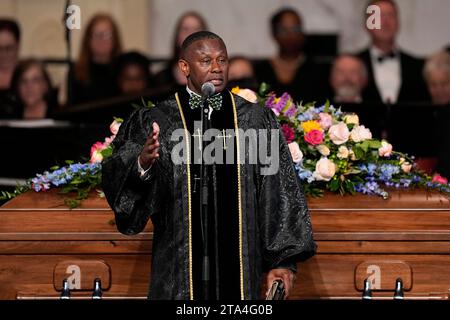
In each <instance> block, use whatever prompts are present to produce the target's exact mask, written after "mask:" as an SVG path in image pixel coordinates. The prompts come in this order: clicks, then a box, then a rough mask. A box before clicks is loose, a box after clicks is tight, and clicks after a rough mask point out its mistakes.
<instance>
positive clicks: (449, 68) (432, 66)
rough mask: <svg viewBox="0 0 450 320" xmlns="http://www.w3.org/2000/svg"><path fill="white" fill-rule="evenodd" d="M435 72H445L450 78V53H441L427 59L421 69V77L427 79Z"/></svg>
mask: <svg viewBox="0 0 450 320" xmlns="http://www.w3.org/2000/svg"><path fill="white" fill-rule="evenodd" d="M437 70H440V71H445V72H446V73H447V75H448V76H449V77H450V53H448V52H446V51H441V52H438V53H435V54H433V55H432V56H431V57H429V58H428V60H427V61H426V63H425V66H424V68H423V76H424V77H425V79H428V78H429V75H430V74H431V73H432V72H434V71H437Z"/></svg>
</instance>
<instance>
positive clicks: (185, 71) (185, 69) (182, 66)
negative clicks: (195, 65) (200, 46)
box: [178, 59, 189, 78]
mask: <svg viewBox="0 0 450 320" xmlns="http://www.w3.org/2000/svg"><path fill="white" fill-rule="evenodd" d="M178 67H179V68H180V69H181V72H183V74H184V75H185V76H186V78H187V77H189V64H188V63H187V61H186V60H184V59H180V60H178Z"/></svg>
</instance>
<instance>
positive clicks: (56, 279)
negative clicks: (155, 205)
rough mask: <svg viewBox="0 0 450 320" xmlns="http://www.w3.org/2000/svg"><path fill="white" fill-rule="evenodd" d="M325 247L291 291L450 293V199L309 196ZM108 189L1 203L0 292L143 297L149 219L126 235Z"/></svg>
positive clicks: (338, 295)
mask: <svg viewBox="0 0 450 320" xmlns="http://www.w3.org/2000/svg"><path fill="white" fill-rule="evenodd" d="M308 203H309V207H310V209H311V216H312V222H313V229H314V238H315V240H316V242H317V244H318V253H317V255H316V256H314V257H313V258H312V259H310V260H308V261H306V262H303V263H300V264H299V265H298V268H299V272H298V275H297V279H296V284H295V288H294V292H293V294H292V296H291V299H361V296H362V293H363V286H364V280H366V279H367V281H368V283H369V284H370V288H371V291H372V296H373V299H392V298H393V296H394V290H395V287H396V283H397V281H398V280H399V279H401V289H402V292H403V295H404V298H405V299H448V296H449V290H450V202H449V200H448V199H447V198H446V197H445V196H443V195H440V194H438V193H430V192H427V191H424V190H415V191H401V192H399V191H392V192H391V197H390V199H388V200H383V199H381V198H378V197H372V196H363V195H356V196H345V197H342V196H338V195H333V194H326V195H325V197H324V198H315V199H309V201H308ZM113 219H114V215H113V213H112V211H111V210H110V208H109V207H108V205H107V203H106V201H105V200H104V199H101V198H98V197H96V196H93V197H91V198H89V199H87V200H85V201H84V202H83V203H82V206H81V207H79V208H76V209H74V210H70V209H68V208H67V207H66V206H65V205H64V203H63V197H62V196H61V195H59V194H57V193H56V192H55V191H52V192H47V193H39V194H38V193H35V192H28V193H25V194H23V195H21V196H19V197H17V198H15V199H13V200H11V201H9V202H8V203H6V204H5V205H4V206H2V207H0V299H59V298H60V295H61V291H62V283H63V281H64V279H66V280H67V281H68V285H69V287H70V289H71V290H70V295H71V297H72V298H74V299H90V298H91V297H92V291H93V287H94V281H95V279H99V280H100V283H101V288H102V293H103V299H123V298H126V299H145V298H146V295H147V289H148V284H149V280H150V277H149V274H150V259H151V257H150V256H151V245H152V226H151V224H149V225H148V226H147V227H146V229H145V231H144V232H143V233H141V234H139V235H136V236H132V237H130V236H124V235H122V234H120V233H118V232H117V230H116V228H115V226H114V220H113Z"/></svg>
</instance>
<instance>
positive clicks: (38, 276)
mask: <svg viewBox="0 0 450 320" xmlns="http://www.w3.org/2000/svg"><path fill="white" fill-rule="evenodd" d="M92 259H95V260H99V261H104V262H105V263H106V264H107V265H108V266H109V267H110V268H111V285H110V288H109V289H107V290H105V291H104V292H103V296H104V297H124V296H130V297H146V296H147V292H148V286H149V279H150V277H149V276H150V256H149V255H142V254H139V255H137V254H122V255H121V254H114V255H110V254H96V255H94V256H90V255H70V254H67V255H0V299H3V300H5V299H16V298H17V295H18V293H19V292H21V293H22V294H23V295H24V296H29V297H31V296H33V297H35V298H36V297H39V296H41V297H42V296H59V294H60V292H58V291H56V289H55V287H54V275H53V270H54V268H55V266H56V265H57V264H58V263H60V262H62V261H67V260H87V261H91V260H92Z"/></svg>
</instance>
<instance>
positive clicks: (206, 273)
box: [200, 96, 211, 300]
mask: <svg viewBox="0 0 450 320" xmlns="http://www.w3.org/2000/svg"><path fill="white" fill-rule="evenodd" d="M206 98H207V97H205V96H204V97H203V108H202V112H201V113H202V116H201V117H202V124H201V126H202V130H201V131H202V152H201V157H202V158H201V162H200V186H201V191H200V219H201V225H202V228H201V229H202V237H203V262H202V285H203V298H204V299H205V300H210V292H209V291H210V290H209V289H210V288H209V287H210V273H211V270H210V261H209V225H208V198H209V197H208V195H209V189H208V185H209V183H208V182H209V175H208V167H207V166H206V165H205V164H204V159H203V151H204V150H205V147H206V143H205V141H204V139H203V135H204V134H205V131H206V130H208V129H209V128H210V120H208V119H207V117H208V114H209V105H208V101H207V99H206Z"/></svg>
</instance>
